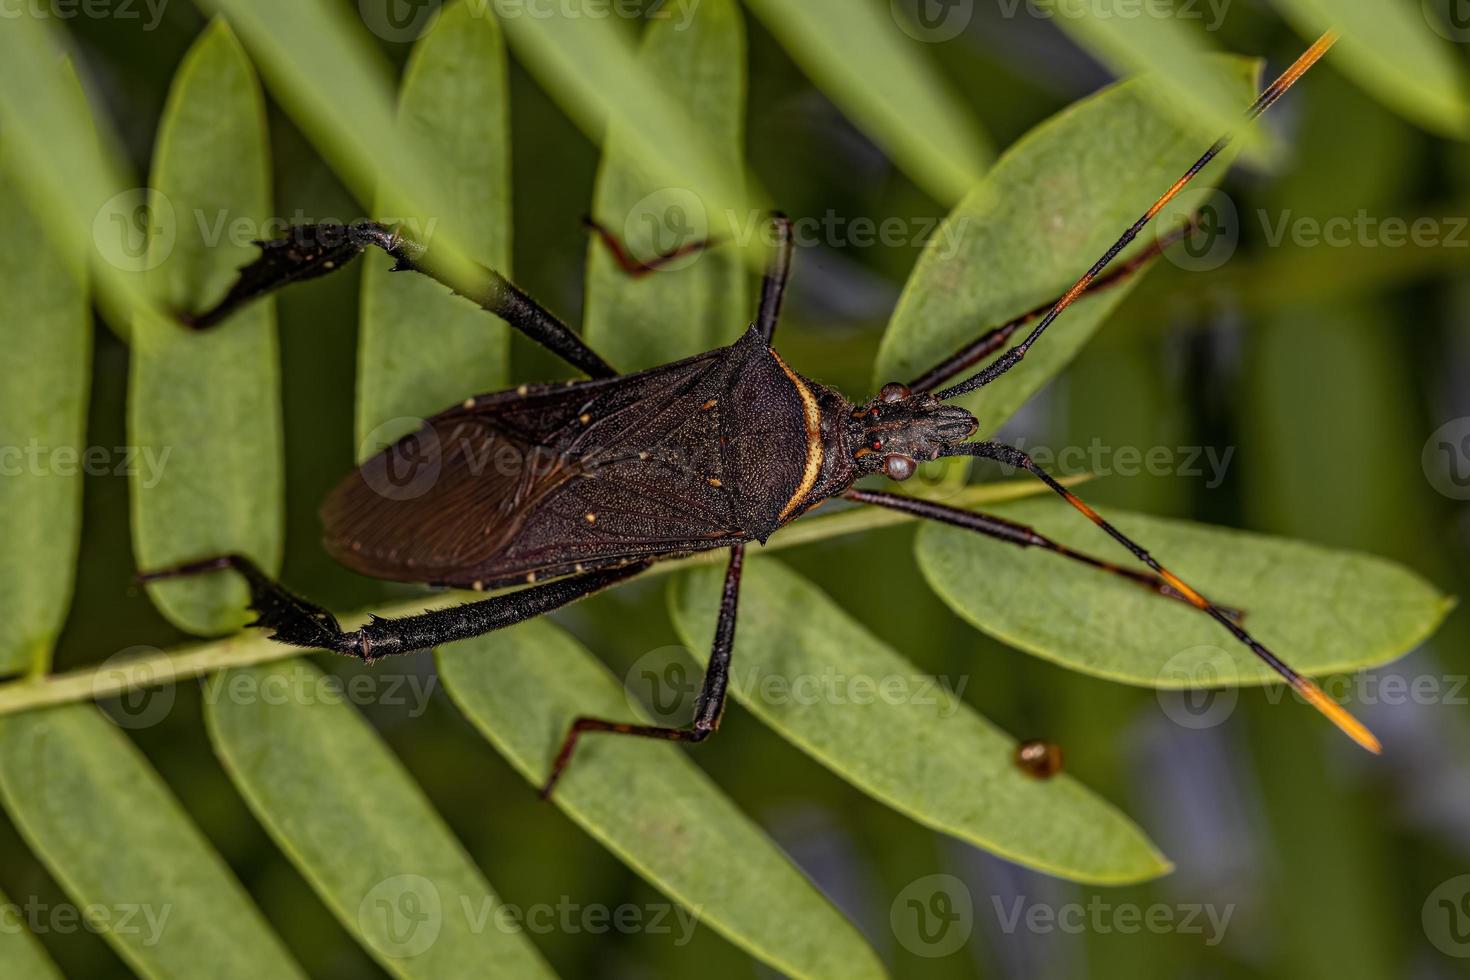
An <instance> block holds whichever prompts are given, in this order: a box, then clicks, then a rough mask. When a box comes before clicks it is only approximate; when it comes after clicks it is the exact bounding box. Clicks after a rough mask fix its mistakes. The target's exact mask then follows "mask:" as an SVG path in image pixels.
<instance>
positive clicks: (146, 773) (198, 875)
mask: <svg viewBox="0 0 1470 980" xmlns="http://www.w3.org/2000/svg"><path fill="white" fill-rule="evenodd" d="M0 798H3V800H4V803H5V809H6V810H7V811H8V812H9V814H10V817H11V819H12V820H14V821H15V825H16V827H17V828H18V829H19V830H20V832H21V835H22V836H23V837H24V838H25V840H26V843H28V844H29V845H30V847H31V849H32V850H34V851H35V852H36V854H37V855H38V856H39V857H40V858H41V860H42V861H43V862H44V863H45V865H46V867H47V868H48V869H49V870H50V872H51V874H52V875H54V876H55V878H56V880H57V881H58V882H60V884H61V886H62V888H64V889H65V890H66V893H67V895H68V896H69V897H70V898H71V899H72V901H74V902H75V903H76V904H77V905H79V906H83V907H84V909H86V910H90V911H89V915H91V921H92V924H93V926H95V927H97V928H99V929H100V930H101V932H102V935H103V936H104V937H105V938H106V939H107V941H108V942H109V943H111V944H112V946H113V948H114V949H116V950H117V952H118V955H120V956H121V957H122V958H123V959H124V960H126V961H127V962H128V964H129V965H130V966H131V967H132V968H133V969H134V970H135V971H136V972H137V973H138V974H139V975H140V976H144V977H218V978H221V980H229V978H233V977H238V978H241V980H250V978H255V977H263V976H269V977H300V976H303V974H302V973H301V971H300V969H299V968H298V967H297V966H296V964H295V963H294V962H292V960H291V958H290V956H289V955H288V954H287V953H286V951H285V949H284V948H283V947H282V946H281V944H280V941H279V940H278V939H277V938H276V937H275V935H274V934H273V933H272V932H271V931H270V929H269V927H267V925H266V923H265V920H264V918H263V917H262V916H261V914H260V910H259V909H257V908H256V907H255V906H254V905H253V904H251V902H250V899H249V897H248V896H247V895H246V894H245V890H244V889H243V888H241V887H240V883H239V882H238V881H236V880H235V878H234V876H233V875H232V874H231V873H230V869H229V868H228V867H227V866H226V865H225V863H224V861H223V860H222V859H221V858H220V856H219V854H217V853H216V852H215V850H214V848H213V847H211V846H210V844H209V842H208V841H207V840H205V838H204V835H203V834H201V833H200V832H199V829H198V828H197V827H195V826H194V824H193V823H191V822H190V820H189V817H188V814H186V813H185V812H184V811H183V808H182V807H180V806H179V803H178V801H177V800H175V799H174V797H173V796H172V794H170V793H169V791H168V787H166V786H165V785H164V783H163V780H161V779H160V778H159V777H158V773H156V772H154V770H153V768H152V767H151V766H149V765H148V762H147V761H146V760H145V759H144V758H143V756H142V753H140V752H139V751H138V750H137V749H136V748H134V747H133V744H132V743H131V742H129V741H128V740H127V738H125V737H124V736H123V734H122V733H121V732H120V731H119V730H118V729H117V728H116V727H115V726H114V725H113V724H112V723H111V722H109V721H108V720H107V719H106V718H105V717H104V716H103V715H102V713H101V712H100V711H98V710H97V709H96V708H94V707H93V706H91V705H90V704H79V705H68V706H67V707H64V708H52V709H48V710H45V711H33V712H29V713H27V714H22V715H13V716H10V717H7V718H5V719H3V720H0ZM104 919H105V921H104Z"/></svg>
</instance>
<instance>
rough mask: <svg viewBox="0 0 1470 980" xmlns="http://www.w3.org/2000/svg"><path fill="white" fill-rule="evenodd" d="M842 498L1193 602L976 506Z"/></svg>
mask: <svg viewBox="0 0 1470 980" xmlns="http://www.w3.org/2000/svg"><path fill="white" fill-rule="evenodd" d="M842 496H843V498H844V499H846V500H851V501H853V502H854V503H859V504H872V505H874V506H877V507H887V508H889V509H890V510H897V511H902V512H903V513H905V514H913V515H914V516H915V517H922V518H925V519H927V520H931V521H941V522H943V523H945V524H950V525H953V526H954V527H961V528H964V529H965V530H967V531H975V532H977V533H979V534H983V535H985V536H986V537H989V538H996V539H998V540H1000V541H1008V542H1010V543H1011V544H1014V545H1019V546H1020V547H1022V548H1040V549H1042V550H1043V551H1050V552H1051V553H1052V554H1056V555H1061V556H1062V557H1063V558H1070V559H1071V560H1073V561H1077V562H1081V563H1082V564H1084V565H1088V566H1090V567H1092V568H1096V569H1098V570H1099V571H1102V572H1107V573H1108V574H1110V575H1116V576H1118V577H1119V578H1123V579H1127V580H1128V581H1130V582H1133V583H1134V584H1136V585H1139V586H1141V587H1142V588H1144V589H1146V590H1147V591H1149V592H1152V593H1154V594H1155V595H1161V596H1164V597H1165V598H1167V599H1175V600H1177V601H1179V602H1183V603H1184V604H1186V605H1189V606H1193V603H1192V602H1190V600H1189V599H1188V597H1186V596H1185V595H1184V593H1182V592H1180V591H1179V590H1178V589H1176V588H1174V587H1173V586H1172V585H1170V584H1169V583H1168V582H1166V581H1164V580H1163V579H1162V578H1160V577H1159V576H1157V575H1152V574H1149V573H1147V572H1140V571H1137V570H1136V569H1132V568H1123V567H1122V566H1121V565H1115V564H1113V563H1112V562H1110V561H1103V560H1102V559H1101V558H1094V557H1093V556H1092V555H1089V554H1087V553H1085V552H1081V551H1077V550H1075V549H1073V548H1069V547H1067V546H1066V545H1064V544H1061V543H1060V542H1057V541H1053V540H1052V539H1051V538H1048V537H1046V536H1045V535H1042V534H1039V533H1038V532H1036V531H1034V530H1032V529H1031V528H1029V527H1027V526H1025V525H1024V524H1017V523H1015V522H1014V521H1008V520H1005V519H1004V518H1001V517H994V516H992V515H990V514H981V513H977V512H976V511H973V510H961V509H960V508H958V507H946V506H945V505H943V504H936V503H933V502H931V501H928V500H920V499H918V498H917V497H906V496H903V495H901V494H896V493H883V492H881V491H873V490H849V491H847V492H846V493H844V494H843V495H842ZM1220 608H1221V609H1222V610H1223V611H1224V612H1225V614H1226V615H1227V616H1229V617H1230V618H1231V619H1232V620H1234V621H1235V622H1240V621H1241V620H1242V619H1243V618H1244V616H1245V614H1244V613H1242V612H1241V611H1240V610H1238V609H1233V608H1231V607H1229V606H1221V607H1220Z"/></svg>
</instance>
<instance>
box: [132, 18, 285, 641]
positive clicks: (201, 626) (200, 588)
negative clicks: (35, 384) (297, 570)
mask: <svg viewBox="0 0 1470 980" xmlns="http://www.w3.org/2000/svg"><path fill="white" fill-rule="evenodd" d="M269 152H270V151H269V148H268V147H267V145H266V131H265V104H264V102H263V101H262V99H261V94H260V90H259V88H258V86H257V85H256V81H255V75H254V72H253V71H252V70H251V67H250V62H249V60H248V59H247V58H246V56H245V51H244V49H243V48H241V47H240V45H239V43H238V42H237V41H236V40H235V37H234V35H233V34H232V33H231V32H230V29H229V27H228V26H226V25H225V23H224V22H223V21H219V20H217V21H215V22H214V23H213V24H211V25H210V26H209V28H208V29H207V30H206V31H205V32H204V34H203V35H202V36H201V37H200V38H199V40H198V41H196V42H195V44H194V46H193V48H191V49H190V51H189V53H188V55H187V56H186V57H185V59H184V63H183V64H182V65H181V66H180V68H179V73H178V75H177V76H176V77H175V79H174V83H173V87H172V90H171V91H170V93H169V99H168V104H167V105H166V106H165V108H164V114H163V120H162V122H161V124H160V131H159V137H158V144H157V147H156V149H155V151H154V159H153V176H152V180H153V185H152V193H153V198H154V200H155V202H157V203H156V206H155V214H157V213H159V212H160V209H162V210H163V211H166V212H169V213H172V214H173V215H174V216H175V220H174V221H173V222H172V224H156V225H155V227H154V229H153V235H152V237H151V240H150V241H149V246H148V247H149V261H150V263H151V264H153V265H154V268H152V269H151V270H150V272H149V280H150V286H151V287H152V289H153V292H154V295H156V296H157V297H158V298H159V301H160V302H161V304H162V305H163V306H164V307H165V308H167V309H171V310H182V311H198V310H202V309H205V308H207V307H208V306H209V304H211V303H212V302H214V301H215V300H217V299H219V297H221V296H223V295H224V293H225V290H227V289H228V288H229V286H230V284H231V283H232V282H234V280H235V276H236V273H237V270H238V269H239V268H240V266H242V265H245V264H246V263H248V262H249V261H250V260H251V259H252V258H254V256H255V254H256V250H255V247H254V246H253V245H252V244H251V240H252V239H255V238H259V237H260V229H262V228H264V227H265V226H266V222H267V219H268V216H269V214H270V207H271V201H270V198H271V192H270V159H269ZM275 330H276V321H275V304H274V301H273V300H271V299H264V300H261V301H259V302H256V303H252V304H251V305H250V306H248V307H246V308H245V309H244V310H242V311H241V312H240V313H238V314H236V315H234V316H232V317H231V318H230V319H229V320H228V321H227V322H225V323H224V324H222V325H221V326H219V327H216V328H213V329H211V330H207V331H193V330H189V329H187V328H185V327H184V326H182V325H180V324H179V323H178V321H177V320H175V319H173V318H163V317H148V316H145V317H142V318H140V319H138V320H137V321H135V322H134V324H133V356H132V361H131V369H132V370H131V376H130V378H129V385H128V431H129V435H130V440H131V442H132V443H133V445H135V446H137V447H138V455H139V462H140V465H138V466H135V467H134V468H133V471H132V473H131V475H130V481H131V487H132V501H133V548H134V552H135V553H136V556H137V560H138V564H139V566H140V567H142V568H145V569H148V568H162V567H166V566H168V565H172V564H177V563H179V562H183V561H189V560H192V559H196V558H203V557H207V556H209V555H217V554H224V553H226V552H241V553H243V554H247V555H250V556H251V557H252V558H254V559H255V560H256V561H257V562H259V563H260V565H261V567H263V568H266V569H275V568H276V567H277V566H278V565H279V564H280V560H281V536H282V521H283V516H282V513H281V512H282V493H283V489H282V480H283V476H282V472H281V471H282V459H281V454H282V445H281V440H282V436H281V417H280V371H279V365H278V357H277V354H278V352H277V349H276V335H275ZM148 592H149V595H150V596H152V598H153V600H154V602H155V603H156V604H157V606H158V608H159V610H160V611H162V612H163V613H164V615H166V616H167V617H168V618H169V619H170V620H172V621H173V622H174V623H175V624H176V625H178V626H179V628H181V629H184V630H187V631H189V632H191V633H199V634H206V635H207V634H215V633H228V632H231V631H233V630H235V629H238V628H239V627H240V625H241V624H242V623H244V622H245V616H244V605H245V587H244V585H243V584H241V583H240V582H237V581H234V577H233V576H227V575H207V576H202V577H199V578H196V579H187V580H181V581H173V582H162V583H156V584H152V585H150V586H149V587H148Z"/></svg>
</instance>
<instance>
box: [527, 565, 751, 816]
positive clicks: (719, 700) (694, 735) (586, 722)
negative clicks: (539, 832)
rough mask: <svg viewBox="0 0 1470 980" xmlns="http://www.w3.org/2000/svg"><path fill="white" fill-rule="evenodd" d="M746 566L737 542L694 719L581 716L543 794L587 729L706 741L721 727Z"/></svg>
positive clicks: (549, 789) (544, 795)
mask: <svg viewBox="0 0 1470 980" xmlns="http://www.w3.org/2000/svg"><path fill="white" fill-rule="evenodd" d="M744 566H745V545H744V544H737V545H735V546H734V547H733V548H731V549H730V564H729V565H728V566H727V567H726V569H725V588H724V591H723V592H722V593H721V595H720V614H719V618H718V620H717V621H716V622H715V640H714V645H713V646H712V647H711V649H710V656H709V667H708V669H707V670H706V671H705V674H704V685H703V687H702V688H701V689H700V692H699V699H698V700H697V701H695V702H694V720H693V722H691V723H690V724H689V725H688V726H687V727H685V728H670V727H665V726H662V725H635V724H631V723H629V722H625V721H609V720H607V719H605V718H588V717H585V716H584V717H580V718H577V719H576V720H575V721H573V722H572V724H571V726H570V727H569V728H568V729H567V734H566V736H565V737H564V738H563V739H562V743H561V749H560V750H559V751H558V752H557V753H556V759H555V760H554V761H553V762H552V763H551V773H550V775H548V776H547V777H546V783H545V784H544V785H543V786H542V787H541V798H542V799H543V800H548V799H550V798H551V793H552V790H554V789H555V788H556V783H557V780H559V779H561V774H562V772H563V771H565V770H566V767H567V764H568V763H569V762H571V761H572V753H573V752H574V751H575V750H576V748H577V740H578V739H579V738H581V736H582V734H583V733H584V732H606V733H608V734H610V735H636V736H638V737H640V738H661V739H664V740H665V741H669V742H694V743H697V742H703V741H704V740H705V739H707V738H709V737H710V736H711V735H713V734H714V733H715V731H716V730H717V729H719V727H720V717H721V716H722V715H723V714H724V713H725V695H726V693H727V692H728V690H729V686H730V654H731V652H732V651H733V650H734V648H735V614H736V611H737V608H738V606H739V602H740V573H741V571H742V570H743V569H744Z"/></svg>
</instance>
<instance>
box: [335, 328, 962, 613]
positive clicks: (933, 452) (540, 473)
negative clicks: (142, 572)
mask: <svg viewBox="0 0 1470 980" xmlns="http://www.w3.org/2000/svg"><path fill="white" fill-rule="evenodd" d="M893 387H894V388H896V387H897V386H893ZM890 390H891V389H885V391H890ZM974 430H975V420H974V419H973V418H972V417H971V416H970V415H969V413H968V412H965V411H964V410H963V409H958V408H954V407H949V406H944V405H941V404H940V403H939V402H937V401H936V400H935V399H934V398H933V396H930V395H918V396H907V395H906V396H905V397H904V398H902V399H898V398H893V397H891V395H890V397H889V398H887V399H886V400H885V398H884V397H883V396H880V397H879V398H877V399H874V400H873V401H872V402H870V403H868V404H867V405H865V406H863V407H861V408H854V406H853V405H852V403H851V402H849V401H848V400H847V399H846V398H845V397H843V396H842V395H841V394H840V393H839V392H837V391H836V390H834V389H832V388H830V387H827V386H825V385H822V384H819V383H817V382H815V381H812V380H810V379H808V378H805V377H802V376H801V375H799V374H797V373H796V372H795V371H793V370H792V369H791V368H790V367H789V366H788V365H787V364H786V362H785V361H783V360H782V359H781V357H780V355H779V354H777V353H776V352H775V351H774V350H772V349H771V348H770V347H768V346H767V345H766V344H765V343H764V341H763V340H762V338H761V337H760V335H759V333H758V332H757V331H756V330H755V329H751V330H749V331H747V332H746V333H745V334H744V336H742V337H741V338H740V340H738V341H736V342H735V343H734V344H731V345H730V346H728V347H722V348H718V349H716V350H713V351H709V352H707V353H704V354H699V355H696V356H694V357H690V358H687V359H685V360H682V361H678V362H675V363H673V364H668V365H663V366H661V367H656V368H652V369H650V370H647V371H641V372H638V373H636V374H629V375H623V376H619V377H613V378H601V379H594V380H590V381H575V382H571V383H564V384H552V385H543V386H531V387H526V388H521V389H515V390H512V391H504V392H499V393H495V394H489V395H482V396H479V397H476V398H471V399H468V400H466V401H465V402H464V403H463V404H462V405H459V406H456V407H455V408H452V409H450V410H448V411H446V412H444V413H442V414H440V415H437V416H435V417H434V418H433V419H431V420H429V422H428V423H427V424H426V425H425V427H424V428H422V429H421V430H419V431H418V432H416V433H413V434H412V435H409V436H406V437H405V438H403V439H401V440H399V441H398V442H397V443H395V444H394V445H392V446H390V447H388V448H387V449H385V450H383V451H382V452H381V453H379V454H378V455H377V456H375V457H373V458H371V459H369V460H368V461H367V462H366V463H364V464H363V465H362V467H361V468H360V469H358V470H357V471H356V472H354V473H353V474H351V475H350V476H348V477H347V478H346V479H345V480H344V481H343V482H342V483H341V484H340V485H339V486H338V487H337V489H336V490H335V491H334V492H333V493H332V494H331V496H330V497H329V498H328V499H327V501H326V503H325V505H324V506H323V509H322V516H323V521H324V524H325V528H326V533H325V542H326V547H327V550H328V551H329V552H330V553H331V554H332V555H333V556H334V557H335V558H337V560H339V561H341V562H342V563H343V564H344V565H346V566H348V567H349V568H352V569H354V570H355V571H358V572H361V573H363V574H365V575H371V576H373V577H376V578H384V579H392V580H396V581H408V582H432V583H434V584H442V585H449V586H456V587H461V588H494V587H496V586H501V585H507V584H512V583H515V582H525V581H538V580H543V579H549V578H554V577H557V576H562V575H569V574H575V573H580V572H584V571H590V570H594V569H598V568H607V567H615V566H618V565H626V564H628V563H631V562H634V561H639V560H643V559H648V558H655V557H667V556H669V555H674V554H685V553H691V552H696V551H704V550H708V549H712V548H720V547H728V546H730V545H732V544H736V543H738V542H741V541H760V542H764V541H765V540H766V539H767V538H768V537H770V535H771V534H772V533H773V532H775V531H776V530H777V529H779V528H780V527H782V526H783V525H785V524H786V523H788V522H790V521H791V520H794V519H795V518H797V517H799V516H800V515H801V514H802V513H804V512H805V511H807V510H809V509H810V508H811V507H813V506H815V505H816V504H818V503H820V502H821V501H823V500H826V499H828V498H830V497H833V496H836V495H838V494H840V493H842V492H843V491H845V490H846V489H848V488H849V487H850V486H852V484H853V483H854V482H855V481H856V480H857V479H858V477H860V476H862V475H864V474H865V473H868V472H873V471H875V470H876V469H878V468H879V467H880V466H881V465H882V461H883V460H884V459H886V458H888V457H889V456H892V455H894V454H899V455H902V456H904V457H906V458H913V457H915V456H916V455H917V457H918V458H921V459H931V458H934V457H935V456H937V455H938V453H939V451H940V449H942V448H943V446H944V445H946V444H948V443H951V442H958V441H962V440H963V439H964V438H966V437H968V436H969V435H970V434H972V433H973V432H974ZM890 445H891V447H892V449H893V451H892V452H887V451H885V450H880V449H875V446H877V447H887V446H890Z"/></svg>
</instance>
